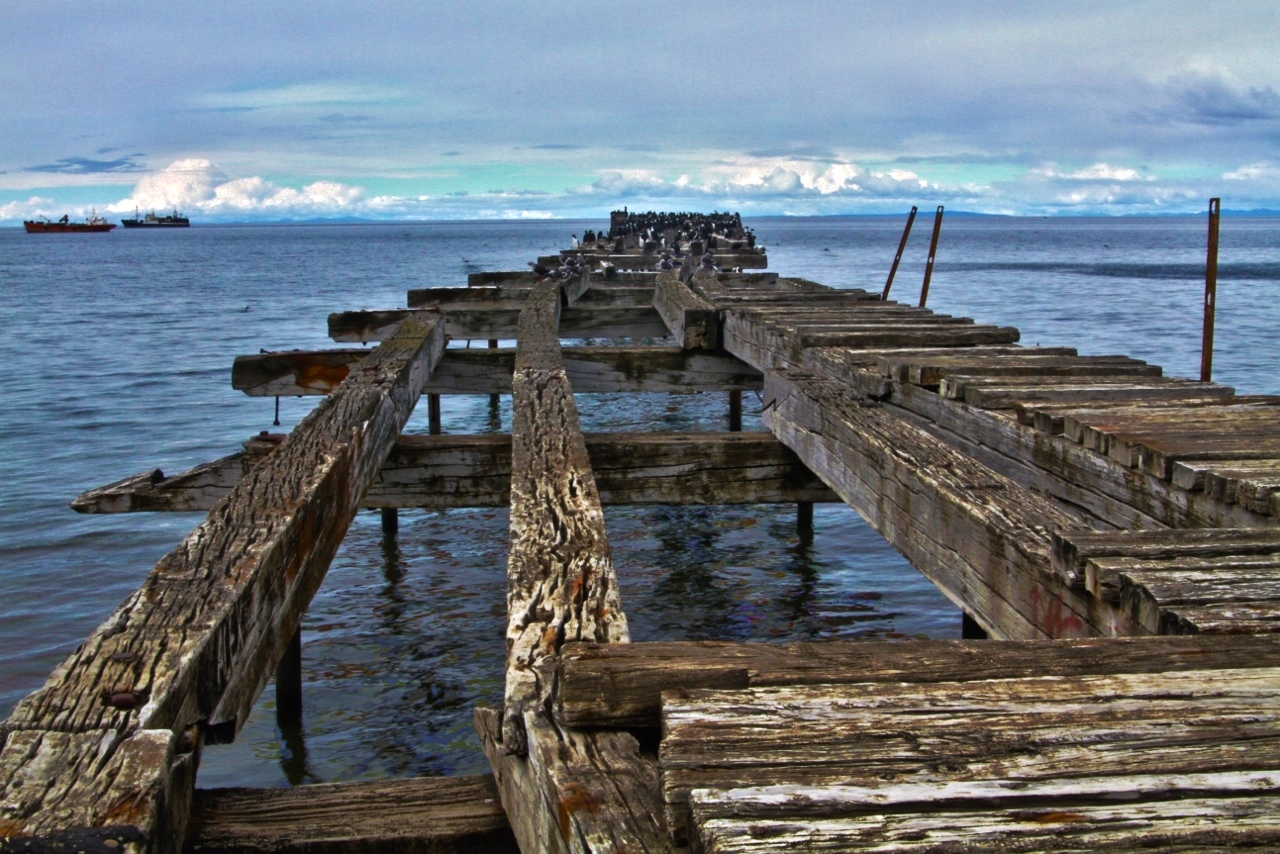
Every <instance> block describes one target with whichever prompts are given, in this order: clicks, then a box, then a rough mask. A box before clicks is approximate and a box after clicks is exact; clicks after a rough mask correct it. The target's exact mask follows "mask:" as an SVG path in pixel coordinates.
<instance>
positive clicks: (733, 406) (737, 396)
mask: <svg viewBox="0 0 1280 854" xmlns="http://www.w3.org/2000/svg"><path fill="white" fill-rule="evenodd" d="M729 430H730V432H733V433H741V432H742V389H738V388H735V389H734V390H733V391H731V392H729Z"/></svg>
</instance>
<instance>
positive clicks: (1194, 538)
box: [1052, 528, 1280, 584]
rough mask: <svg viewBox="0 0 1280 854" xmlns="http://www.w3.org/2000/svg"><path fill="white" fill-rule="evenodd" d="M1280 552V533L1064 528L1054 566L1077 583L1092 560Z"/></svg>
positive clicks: (1056, 534)
mask: <svg viewBox="0 0 1280 854" xmlns="http://www.w3.org/2000/svg"><path fill="white" fill-rule="evenodd" d="M1270 554H1280V529H1275V528H1241V529H1232V528H1167V529H1159V530H1147V531H1082V530H1064V531H1055V532H1054V534H1053V552H1052V555H1053V565H1054V568H1055V569H1056V570H1057V571H1058V572H1059V573H1062V574H1064V575H1067V576H1070V577H1071V578H1073V579H1075V580H1076V581H1077V583H1080V584H1085V583H1086V574H1087V573H1086V566H1087V564H1088V562H1089V560H1090V559H1093V558H1102V557H1129V558H1135V559H1138V560H1169V559H1180V558H1212V557H1235V556H1245V555H1270Z"/></svg>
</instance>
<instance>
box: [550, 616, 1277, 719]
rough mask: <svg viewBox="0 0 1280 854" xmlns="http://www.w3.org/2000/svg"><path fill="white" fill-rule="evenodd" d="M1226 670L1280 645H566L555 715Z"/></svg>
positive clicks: (1155, 640) (1229, 640) (1259, 660)
mask: <svg viewBox="0 0 1280 854" xmlns="http://www.w3.org/2000/svg"><path fill="white" fill-rule="evenodd" d="M1223 667H1280V636H1276V635H1259V636H1254V635H1218V636H1216V637H1207V636H1204V637H1201V636H1194V635H1193V636H1187V637H1180V638H1168V637H1140V638H1083V639H1068V640H1054V641H1049V640H1037V641H990V640H982V641H964V640H917V641H906V642H903V641H873V640H860V641H825V642H823V643H816V644H815V643H787V644H772V643H770V644H765V643H741V642H732V641H697V642H661V643H657V642H654V643H630V644H568V645H566V646H565V648H564V650H563V652H562V653H561V656H560V659H559V660H558V661H557V663H556V679H557V684H558V692H557V695H556V706H555V716H556V721H557V722H558V723H559V724H560V725H561V726H567V727H603V728H607V729H614V728H621V727H629V728H644V727H657V726H659V725H660V724H661V707H662V693H663V692H664V691H681V690H692V689H711V688H715V689H723V690H728V689H739V688H760V687H767V686H780V685H825V684H831V685H840V684H854V683H860V682H868V683H870V682H918V683H929V682H964V681H969V680H972V679H1020V678H1025V677H1030V676H1086V675H1090V674H1106V673H1155V672H1172V671H1182V670H1213V669H1217V668H1223ZM604 685H607V686H608V690H607V691H602V690H601V686H604Z"/></svg>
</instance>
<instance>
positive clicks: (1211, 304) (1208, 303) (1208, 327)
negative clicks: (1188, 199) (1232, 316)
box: [1200, 199, 1222, 383]
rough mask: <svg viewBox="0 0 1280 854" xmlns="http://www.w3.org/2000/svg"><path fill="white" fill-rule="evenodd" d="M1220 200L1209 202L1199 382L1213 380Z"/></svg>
mask: <svg viewBox="0 0 1280 854" xmlns="http://www.w3.org/2000/svg"><path fill="white" fill-rule="evenodd" d="M1221 205H1222V200H1221V199H1210V200H1209V249H1208V252H1207V254H1206V257H1205V262H1204V336H1203V338H1202V339H1201V342H1200V382H1204V383H1207V382H1210V381H1212V379H1213V317H1214V312H1215V310H1216V308H1217V302H1218V217H1219V215H1220V213H1221Z"/></svg>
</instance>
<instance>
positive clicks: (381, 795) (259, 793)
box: [185, 774, 520, 854]
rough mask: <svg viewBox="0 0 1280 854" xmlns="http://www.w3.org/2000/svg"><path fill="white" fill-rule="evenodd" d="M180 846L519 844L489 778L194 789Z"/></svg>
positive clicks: (501, 849) (502, 848)
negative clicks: (186, 825)
mask: <svg viewBox="0 0 1280 854" xmlns="http://www.w3.org/2000/svg"><path fill="white" fill-rule="evenodd" d="M185 846H186V850H187V851H193V852H195V851H199V852H216V851H226V852H231V851H238V852H263V854H266V852H297V854H302V852H307V851H317V850H324V851H332V850H346V851H371V850H376V851H477V852H478V851H483V852H486V854H487V852H493V854H517V852H519V850H520V849H519V848H518V847H517V845H516V840H515V837H514V836H512V835H511V828H510V826H509V825H508V824H507V817H506V814H505V813H504V812H503V811H502V805H501V804H500V803H498V790H497V787H496V786H495V785H494V781H493V777H492V776H491V775H488V774H486V775H483V776H471V777H416V778H411V779H407V780H375V781H369V782H360V783H319V784H315V785H310V786H295V787H293V788H288V789H247V788H233V789H197V790H196V794H195V800H194V803H193V804H192V808H191V822H190V824H189V825H188V829H187V837H186V841H185Z"/></svg>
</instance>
